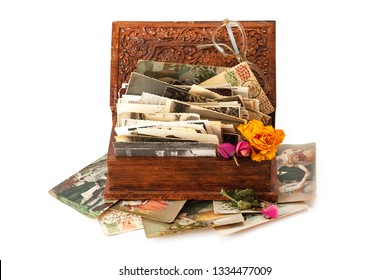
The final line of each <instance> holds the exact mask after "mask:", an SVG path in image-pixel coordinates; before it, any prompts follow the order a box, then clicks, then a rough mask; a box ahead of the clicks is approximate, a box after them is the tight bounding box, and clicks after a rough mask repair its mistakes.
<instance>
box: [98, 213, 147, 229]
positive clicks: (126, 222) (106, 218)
mask: <svg viewBox="0 0 390 280" xmlns="http://www.w3.org/2000/svg"><path fill="white" fill-rule="evenodd" d="M98 221H99V224H100V225H101V227H102V230H103V232H104V233H105V234H107V235H115V234H119V233H124V232H129V231H134V230H138V229H142V228H143V224H142V218H141V217H140V216H138V215H134V214H130V213H127V212H124V211H120V210H115V209H108V210H106V211H105V212H103V213H102V214H101V215H100V216H99V217H98Z"/></svg>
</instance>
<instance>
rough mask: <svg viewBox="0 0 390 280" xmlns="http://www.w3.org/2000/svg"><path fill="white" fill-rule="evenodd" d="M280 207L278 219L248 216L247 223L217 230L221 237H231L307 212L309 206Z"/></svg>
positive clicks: (286, 205) (296, 203)
mask: <svg viewBox="0 0 390 280" xmlns="http://www.w3.org/2000/svg"><path fill="white" fill-rule="evenodd" d="M277 206H278V212H279V217H278V218H277V219H267V218H265V217H264V216H263V215H261V214H246V215H245V221H244V222H243V223H241V224H236V225H225V226H221V227H217V228H215V230H216V231H217V232H218V233H219V234H221V235H229V234H233V233H236V232H239V231H242V230H246V229H249V228H252V227H255V226H258V225H261V224H265V223H268V222H272V221H275V220H278V219H280V218H283V217H286V216H288V215H291V214H294V213H297V212H300V211H303V210H306V209H307V208H309V206H308V205H307V204H306V203H304V202H293V203H280V204H278V205H277Z"/></svg>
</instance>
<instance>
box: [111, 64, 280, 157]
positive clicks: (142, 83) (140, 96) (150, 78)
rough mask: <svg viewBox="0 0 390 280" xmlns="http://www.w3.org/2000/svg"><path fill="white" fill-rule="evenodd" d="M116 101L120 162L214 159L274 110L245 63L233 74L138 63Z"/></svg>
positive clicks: (221, 69)
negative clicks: (242, 129) (241, 129)
mask: <svg viewBox="0 0 390 280" xmlns="http://www.w3.org/2000/svg"><path fill="white" fill-rule="evenodd" d="M123 87H124V88H122V89H121V91H120V92H123V91H124V94H120V93H119V98H118V101H117V124H116V127H115V133H116V136H115V142H114V143H113V145H114V150H115V154H116V155H117V156H176V157H215V156H217V153H216V147H217V146H218V145H219V144H221V143H223V142H232V144H235V143H236V142H238V141H239V140H240V135H239V134H237V133H236V130H235V127H236V126H237V125H239V124H243V123H245V122H246V120H248V119H259V120H261V121H263V122H264V123H265V124H267V123H268V122H269V121H270V117H269V116H268V114H270V113H272V112H273V111H274V107H273V106H272V104H271V103H270V101H269V100H268V98H267V96H266V95H265V93H264V91H263V90H262V87H261V86H260V84H259V83H258V81H257V79H256V77H255V76H254V74H253V72H252V71H251V69H250V67H249V65H248V64H247V63H246V62H243V63H241V64H238V65H236V66H235V67H232V68H226V67H219V66H197V65H188V64H178V63H167V62H157V61H145V60H141V61H138V65H137V69H136V71H134V72H132V73H131V75H130V79H129V81H128V83H126V84H124V85H123Z"/></svg>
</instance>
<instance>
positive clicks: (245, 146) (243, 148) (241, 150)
mask: <svg viewBox="0 0 390 280" xmlns="http://www.w3.org/2000/svg"><path fill="white" fill-rule="evenodd" d="M250 153H251V146H250V145H249V143H248V142H246V141H239V142H238V143H237V146H236V154H237V156H239V157H247V156H249V155H250Z"/></svg>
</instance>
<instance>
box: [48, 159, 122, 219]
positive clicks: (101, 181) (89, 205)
mask: <svg viewBox="0 0 390 280" xmlns="http://www.w3.org/2000/svg"><path fill="white" fill-rule="evenodd" d="M106 159H107V157H106V155H104V156H103V157H101V158H99V159H98V160H96V161H95V162H93V163H91V164H89V165H88V166H87V167H85V168H83V169H82V170H80V171H79V172H77V173H76V174H74V175H72V176H71V177H69V178H68V179H67V180H65V181H64V182H62V183H60V184H59V185H57V186H56V187H54V188H53V189H51V190H50V191H49V193H50V194H51V195H52V196H53V197H55V198H57V199H58V200H60V201H61V202H63V203H65V204H67V205H69V206H70V207H72V208H73V209H75V210H77V211H78V212H80V213H82V214H84V215H86V216H88V217H90V218H97V217H98V216H99V215H100V214H101V213H103V212H104V211H105V210H106V209H107V208H109V207H110V206H111V205H113V204H114V203H115V202H116V201H112V200H106V199H104V198H103V190H104V186H105V184H106V178H107V162H106Z"/></svg>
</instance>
